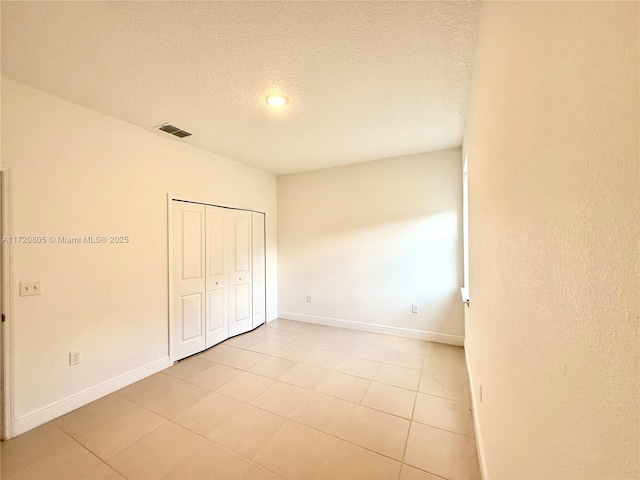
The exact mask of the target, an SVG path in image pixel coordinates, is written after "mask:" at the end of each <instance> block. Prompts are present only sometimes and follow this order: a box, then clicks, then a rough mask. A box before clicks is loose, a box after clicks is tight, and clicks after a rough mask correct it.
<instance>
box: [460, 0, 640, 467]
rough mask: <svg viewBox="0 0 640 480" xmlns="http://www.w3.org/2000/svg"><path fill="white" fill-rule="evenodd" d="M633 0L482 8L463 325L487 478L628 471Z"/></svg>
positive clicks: (634, 226)
mask: <svg viewBox="0 0 640 480" xmlns="http://www.w3.org/2000/svg"><path fill="white" fill-rule="evenodd" d="M639 8H640V4H638V3H637V2H628V3H623V2H485V3H484V5H483V7H482V13H481V19H480V29H479V35H478V46H477V54H476V59H475V64H474V73H473V80H472V92H471V103H470V109H469V114H468V118H467V128H466V133H465V141H464V152H465V153H466V154H468V155H469V185H470V186H469V196H470V248H471V251H470V263H471V265H470V273H471V284H470V299H471V303H470V306H469V308H468V310H467V312H466V325H465V331H466V348H467V356H468V363H469V365H470V367H471V369H470V375H471V381H472V387H473V388H472V391H473V397H474V404H475V413H476V425H477V426H478V427H479V442H480V447H481V451H483V452H484V456H483V460H484V461H483V463H484V472H485V478H492V479H504V478H509V479H516V478H522V479H524V478H526V479H532V478H539V479H542V478H545V479H549V478H563V479H569V478H575V479H589V478H592V479H603V478H638V441H639V437H638V425H639V418H638V408H639V399H638V394H639V383H638V353H639V351H640V349H639V347H638V319H639V317H640V309H639V304H638V301H639V295H638V293H639V291H640V284H639V280H638V279H639V268H638V261H639V260H638V256H639V255H638V252H639V245H640V244H639V236H638V235H639V231H640V225H639V219H640V215H639V213H638V212H640V202H639V191H640V189H639V178H638V158H639V151H638V131H639V125H638V104H639V95H638V88H639V85H640V81H639V77H638V68H639V65H638V58H639V55H638V54H639V52H638V45H639V31H638V20H639V13H640V12H639ZM480 384H482V397H483V398H482V402H480Z"/></svg>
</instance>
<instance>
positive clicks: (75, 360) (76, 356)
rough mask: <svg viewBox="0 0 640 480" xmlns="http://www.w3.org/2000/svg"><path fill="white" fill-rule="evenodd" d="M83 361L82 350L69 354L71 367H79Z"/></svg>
mask: <svg viewBox="0 0 640 480" xmlns="http://www.w3.org/2000/svg"><path fill="white" fill-rule="evenodd" d="M81 361H82V358H81V356H80V350H76V351H75V352H69V365H77V364H79V363H80V362H81Z"/></svg>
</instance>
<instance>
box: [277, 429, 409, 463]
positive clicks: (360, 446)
mask: <svg viewBox="0 0 640 480" xmlns="http://www.w3.org/2000/svg"><path fill="white" fill-rule="evenodd" d="M405 420H406V418H405ZM289 421H290V422H293V423H297V424H298V425H302V426H303V427H307V428H310V429H312V430H315V431H316V432H319V433H323V434H325V435H329V436H330V437H334V438H336V439H337V440H338V442H340V441H342V442H345V443H348V444H350V445H354V446H356V447H358V448H362V449H363V450H367V451H368V452H371V453H375V454H376V455H380V456H381V457H385V458H388V459H389V460H393V461H394V462H398V463H402V461H401V460H398V459H397V458H393V457H390V456H389V455H387V454H385V453H381V452H378V451H376V450H372V449H371V448H369V447H366V446H364V445H360V444H358V443H355V442H353V441H351V440H348V439H346V438H342V437H339V436H336V435H334V434H332V433H327V432H324V431H322V430H318V429H317V428H316V427H313V426H310V425H305V424H304V423H300V422H298V421H296V420H293V419H290V420H289ZM345 430H346V428H345ZM410 466H413V465H410Z"/></svg>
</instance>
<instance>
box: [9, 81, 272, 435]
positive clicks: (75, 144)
mask: <svg viewBox="0 0 640 480" xmlns="http://www.w3.org/2000/svg"><path fill="white" fill-rule="evenodd" d="M2 120H3V122H2V138H3V140H4V141H3V142H2V162H3V165H6V164H8V165H9V166H10V167H11V177H12V181H13V185H12V199H11V201H12V203H11V208H12V215H13V233H14V234H15V235H45V236H47V237H48V236H55V237H57V236H59V235H66V236H77V235H80V236H83V235H127V236H128V237H129V243H128V244H126V245H60V244H55V245H54V244H51V243H47V244H45V245H15V246H14V248H13V295H12V300H13V317H12V319H11V321H12V326H13V338H14V352H15V358H14V360H15V369H14V377H15V416H16V417H17V418H18V420H19V422H18V424H19V428H18V430H20V429H22V428H28V427H30V426H33V424H34V422H35V423H38V421H39V420H42V419H45V417H46V416H47V411H49V413H50V414H55V413H56V412H58V413H59V411H60V410H59V409H58V410H56V408H57V407H56V405H57V404H58V403H59V402H61V401H63V400H65V399H66V400H67V403H68V405H70V406H74V404H73V397H74V396H75V395H78V394H80V393H82V392H84V391H86V390H87V389H91V388H94V387H96V386H99V385H100V384H101V383H103V382H107V381H110V380H113V379H115V378H117V377H119V376H121V375H126V374H129V373H131V372H132V371H134V370H135V369H137V368H140V367H144V366H145V365H149V364H151V363H153V362H156V361H158V360H162V359H166V356H167V355H168V280H167V275H168V273H167V268H168V267H167V255H168V253H167V194H168V193H171V194H176V195H178V196H179V197H181V198H185V199H193V200H199V201H205V202H210V203H215V204H221V205H230V206H238V207H245V208H251V209H256V210H260V211H265V212H266V214H267V216H266V218H267V269H268V270H267V271H268V277H267V282H268V287H267V288H268V297H267V305H268V318H269V319H273V318H275V316H276V315H277V305H276V302H277V298H276V291H277V284H276V280H277V278H276V276H277V275H276V269H277V265H276V260H277V258H276V180H275V177H274V176H273V175H269V174H266V173H263V172H260V171H257V170H255V169H252V168H249V167H245V166H243V165H240V164H239V163H236V162H233V161H231V160H228V159H225V158H222V157H219V156H216V155H213V154H210V153H207V152H205V151H203V150H199V149H197V148H194V147H191V146H189V145H187V144H186V143H187V142H183V141H178V140H174V139H173V137H168V136H163V135H166V134H163V133H160V132H159V133H155V132H152V131H147V130H144V129H141V128H138V127H134V126H132V125H130V124H127V123H124V122H122V121H119V120H116V119H114V118H111V117H108V116H105V115H102V114H99V113H97V112H94V111H91V110H88V109H85V108H82V107H80V106H77V105H74V104H71V103H68V102H66V101H64V100H62V99H59V98H56V97H52V96H50V95H47V94H45V93H43V92H40V91H38V90H34V89H32V88H29V87H26V86H23V85H21V84H18V83H16V82H13V81H11V80H8V79H6V78H4V79H3V80H2ZM25 280H40V281H42V292H43V293H42V295H40V296H34V297H19V296H18V284H19V282H20V281H25ZM76 349H78V350H81V351H82V357H83V360H82V363H81V364H79V365H76V366H73V367H69V366H68V353H69V351H71V350H76ZM70 398H71V400H70ZM69 402H70V403H69ZM76 406H77V405H76ZM44 407H48V409H46V408H44ZM43 409H44V410H43ZM31 414H36V415H35V418H32V417H30V415H31ZM39 414H42V415H40V416H38V415H39ZM20 425H22V427H21V426H20Z"/></svg>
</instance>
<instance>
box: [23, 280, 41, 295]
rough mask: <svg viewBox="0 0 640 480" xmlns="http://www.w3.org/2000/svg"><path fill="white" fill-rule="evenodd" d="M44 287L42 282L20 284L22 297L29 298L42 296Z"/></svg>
mask: <svg viewBox="0 0 640 480" xmlns="http://www.w3.org/2000/svg"><path fill="white" fill-rule="evenodd" d="M41 294H42V285H41V284H40V280H37V281H35V282H20V296H21V297H29V296H31V295H41Z"/></svg>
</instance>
